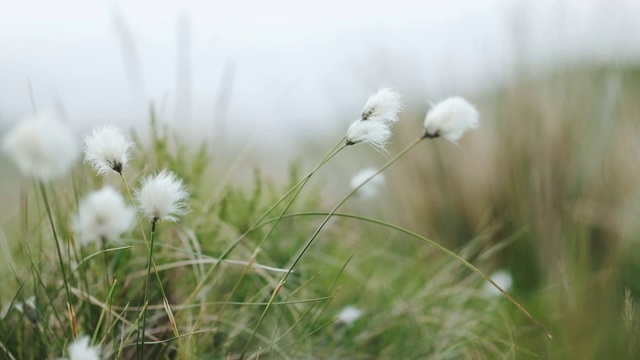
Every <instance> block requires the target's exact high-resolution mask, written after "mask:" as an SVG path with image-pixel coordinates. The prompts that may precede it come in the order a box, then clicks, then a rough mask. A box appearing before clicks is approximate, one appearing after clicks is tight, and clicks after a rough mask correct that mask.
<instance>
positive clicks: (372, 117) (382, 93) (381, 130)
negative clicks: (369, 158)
mask: <svg viewBox="0 0 640 360" xmlns="http://www.w3.org/2000/svg"><path fill="white" fill-rule="evenodd" d="M401 109H402V99H401V97H400V95H399V94H398V93H397V92H395V91H393V90H392V89H390V88H382V89H380V90H378V92H376V93H375V94H373V95H371V96H370V97H369V99H368V100H367V103H366V104H365V106H364V109H363V110H362V115H361V116H360V118H359V119H358V120H356V121H354V122H353V123H351V125H350V126H349V128H348V129H347V135H346V139H347V141H346V144H347V145H355V144H360V143H368V144H370V145H372V146H373V147H374V148H377V149H378V150H380V151H385V146H386V145H387V143H388V142H389V139H390V138H391V128H390V127H391V125H393V124H394V123H395V122H396V121H398V112H399V111H400V110H401Z"/></svg>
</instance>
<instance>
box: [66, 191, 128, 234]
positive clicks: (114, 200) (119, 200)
mask: <svg viewBox="0 0 640 360" xmlns="http://www.w3.org/2000/svg"><path fill="white" fill-rule="evenodd" d="M134 216H135V212H134V210H133V209H132V208H130V207H129V206H127V205H126V203H125V201H124V198H123V197H122V195H120V193H119V192H117V191H115V190H114V189H113V188H112V187H110V186H105V187H104V188H102V189H101V190H98V191H94V192H92V193H90V194H88V195H87V196H85V197H84V198H83V199H82V201H81V202H80V205H79V207H78V214H77V215H76V216H75V217H74V219H73V229H74V231H75V232H76V234H77V235H78V236H79V237H80V239H81V241H82V242H83V243H89V242H91V241H95V240H101V241H103V242H106V241H108V240H114V239H117V238H119V237H120V235H121V234H122V233H124V232H126V231H127V230H129V229H130V228H131V225H132V224H133V220H134Z"/></svg>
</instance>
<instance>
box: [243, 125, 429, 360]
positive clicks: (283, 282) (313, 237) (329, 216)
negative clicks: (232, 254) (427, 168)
mask: <svg viewBox="0 0 640 360" xmlns="http://www.w3.org/2000/svg"><path fill="white" fill-rule="evenodd" d="M422 139H424V137H420V138H417V139H416V140H414V141H413V142H412V143H410V144H409V145H408V146H407V147H406V148H404V149H403V150H402V151H400V152H399V153H398V154H397V155H395V156H394V157H393V158H391V159H390V160H389V161H387V163H386V164H384V165H383V166H382V167H381V168H380V169H378V171H376V172H375V173H374V174H373V175H371V176H369V178H367V179H366V180H365V181H363V182H362V183H361V184H360V185H358V186H356V187H355V188H354V189H353V190H351V191H350V192H349V193H348V194H347V195H345V196H344V197H343V198H342V199H341V200H340V201H338V203H337V204H336V205H335V206H334V207H333V209H331V211H329V213H328V214H327V216H326V217H325V218H324V220H322V222H321V223H320V225H319V226H318V228H317V229H316V231H315V232H314V233H313V235H311V237H310V238H309V240H308V241H307V243H306V244H305V245H304V247H303V248H302V251H300V253H299V254H298V256H296V258H295V260H294V261H293V264H292V265H291V267H290V268H289V271H287V272H286V274H285V275H284V277H283V278H282V280H280V282H279V283H278V285H277V286H276V288H275V289H274V290H273V294H272V295H271V298H270V299H269V302H268V303H267V306H265V308H264V310H263V311H262V315H260V319H259V320H258V324H257V325H256V327H255V329H253V332H252V333H251V337H249V340H248V341H247V343H246V345H245V347H244V350H242V354H241V355H240V359H243V358H244V356H245V354H246V352H247V350H248V349H249V345H250V344H251V342H252V341H253V338H254V337H255V335H256V333H257V331H258V329H259V328H260V325H261V324H262V322H263V321H264V318H265V316H266V314H267V312H268V311H269V308H271V304H272V303H273V301H274V300H275V297H276V295H277V293H278V292H280V289H281V288H282V287H283V286H284V284H285V282H286V281H287V279H288V278H289V275H291V272H293V269H294V268H295V267H296V265H297V264H298V262H299V261H300V259H301V258H302V256H303V255H304V254H305V253H306V252H307V250H308V249H309V247H311V244H312V243H313V242H314V240H315V239H316V237H317V236H318V234H319V233H320V231H321V230H322V228H324V226H325V225H326V224H327V222H328V221H329V219H330V218H331V216H332V215H333V214H334V213H335V212H336V211H337V210H338V208H339V207H340V206H342V204H344V203H345V202H346V201H347V200H348V199H349V198H350V197H351V196H353V194H355V193H356V191H358V190H359V189H360V188H361V187H363V186H364V185H365V184H366V183H368V182H369V180H371V179H373V178H374V177H375V176H377V175H378V174H380V173H381V172H383V171H384V170H386V169H387V168H388V167H389V166H391V165H392V164H393V163H395V162H396V161H397V160H398V159H400V158H401V157H402V156H404V154H406V153H407V152H409V150H411V149H413V148H414V147H415V146H416V145H418V144H419V143H420V141H422Z"/></svg>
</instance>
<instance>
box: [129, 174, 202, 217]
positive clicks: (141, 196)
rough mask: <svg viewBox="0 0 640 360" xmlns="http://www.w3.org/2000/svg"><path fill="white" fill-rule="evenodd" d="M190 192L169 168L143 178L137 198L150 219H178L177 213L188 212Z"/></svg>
mask: <svg viewBox="0 0 640 360" xmlns="http://www.w3.org/2000/svg"><path fill="white" fill-rule="evenodd" d="M188 197H189V193H188V192H187V190H186V189H185V187H184V185H183V183H182V180H180V179H178V178H177V177H176V175H175V174H174V173H173V172H171V171H167V170H162V171H161V172H160V173H158V174H156V175H151V176H147V177H146V178H145V179H144V180H142V184H141V186H140V190H138V191H136V198H137V200H138V204H139V205H140V210H142V212H143V213H144V214H145V215H146V216H147V217H148V218H149V221H152V222H154V221H158V220H168V221H178V219H177V218H176V217H175V216H176V215H184V214H186V213H187V203H186V202H185V201H186V200H187V198H188Z"/></svg>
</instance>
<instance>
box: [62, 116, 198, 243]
mask: <svg viewBox="0 0 640 360" xmlns="http://www.w3.org/2000/svg"><path fill="white" fill-rule="evenodd" d="M132 145H133V144H132V143H131V142H129V141H128V140H127V139H126V138H125V136H124V133H123V132H122V131H121V130H120V129H119V128H118V127H116V126H115V125H113V124H107V125H103V126H101V127H98V128H96V129H95V130H94V131H93V132H92V133H91V134H88V135H87V136H85V146H84V150H85V156H84V158H85V162H86V163H87V164H89V165H91V166H92V167H93V168H94V170H95V171H96V173H97V174H98V175H100V174H106V173H108V172H110V171H114V172H116V173H119V174H122V170H123V168H124V167H125V166H126V165H127V163H128V161H129V158H130V151H131V147H132ZM188 197H189V193H188V192H187V190H186V189H185V187H184V185H183V183H182V180H180V179H178V178H177V177H176V175H175V174H174V173H173V172H171V171H167V170H162V171H161V172H160V173H158V174H157V175H153V176H148V177H146V178H145V179H143V181H142V183H141V188H140V189H139V190H137V191H136V198H137V201H138V205H139V206H140V210H141V211H142V213H144V214H145V215H146V216H147V217H148V218H149V220H150V221H154V222H155V221H158V220H170V221H177V218H176V216H177V215H184V214H185V213H186V209H187V204H186V202H185V200H186V199H187V198H188ZM133 214H134V212H133V210H132V209H130V208H129V207H127V206H126V205H125V203H124V200H123V199H122V196H121V195H120V194H119V193H118V192H116V191H115V190H113V189H112V188H110V187H105V188H103V189H102V190H100V191H96V192H94V193H91V194H89V195H88V196H87V197H86V198H85V199H84V200H83V202H82V203H81V204H80V209H79V214H78V216H77V217H76V219H75V221H74V228H75V229H76V231H77V232H78V234H80V235H81V237H82V239H83V241H91V240H95V239H96V238H99V239H112V238H116V237H118V236H120V234H122V233H123V232H125V231H126V230H128V229H129V226H130V224H131V220H132V218H133Z"/></svg>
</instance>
